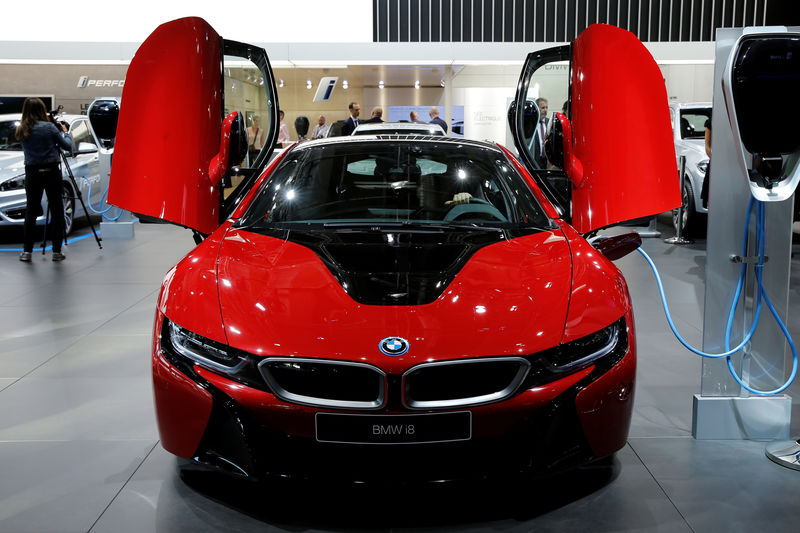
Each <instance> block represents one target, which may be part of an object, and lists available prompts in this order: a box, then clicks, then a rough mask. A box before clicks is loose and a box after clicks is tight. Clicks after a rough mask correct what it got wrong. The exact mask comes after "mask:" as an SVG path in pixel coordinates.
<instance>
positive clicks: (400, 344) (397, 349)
mask: <svg viewBox="0 0 800 533" xmlns="http://www.w3.org/2000/svg"><path fill="white" fill-rule="evenodd" d="M408 348H409V345H408V341H407V340H405V339H404V338H403V337H386V338H385V339H383V340H382V341H381V342H380V343H378V349H379V350H380V351H381V353H382V354H384V355H391V356H393V357H396V356H398V355H403V354H404V353H406V352H407V351H408Z"/></svg>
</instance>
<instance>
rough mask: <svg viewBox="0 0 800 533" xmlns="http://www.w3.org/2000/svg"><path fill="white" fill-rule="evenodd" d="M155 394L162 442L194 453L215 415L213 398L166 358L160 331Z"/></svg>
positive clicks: (167, 447)
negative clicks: (213, 412)
mask: <svg viewBox="0 0 800 533" xmlns="http://www.w3.org/2000/svg"><path fill="white" fill-rule="evenodd" d="M163 290H164V289H162V292H163ZM162 320H163V315H161V313H158V314H157V316H156V328H155V331H156V332H160V331H161V323H162ZM153 396H154V401H155V406H156V420H157V422H158V434H159V436H160V438H161V445H162V446H163V447H164V449H165V450H167V451H168V452H170V453H172V454H175V455H177V456H178V457H185V458H189V457H192V455H193V454H194V452H195V450H197V445H198V444H199V443H200V439H201V438H202V437H203V432H204V431H205V429H206V425H207V424H208V419H209V417H210V416H211V407H212V404H213V400H212V399H211V394H210V393H209V392H208V391H207V390H205V389H203V388H202V387H201V386H200V385H198V384H197V383H195V382H194V381H192V380H191V379H189V378H188V377H187V376H186V375H185V374H183V373H182V372H180V371H179V370H178V369H176V368H175V367H173V366H172V365H171V364H169V362H168V361H167V360H166V359H164V356H163V355H162V354H161V344H160V341H159V337H158V334H156V335H154V339H153Z"/></svg>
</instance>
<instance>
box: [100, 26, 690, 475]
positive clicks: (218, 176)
mask: <svg viewBox="0 0 800 533" xmlns="http://www.w3.org/2000/svg"><path fill="white" fill-rule="evenodd" d="M552 73H559V74H560V75H561V78H558V79H555V78H553V77H552V76H550V74H552ZM631 73H634V74H633V75H631ZM167 80H180V83H181V86H182V92H181V97H180V99H179V100H177V99H176V97H175V91H174V88H173V87H172V86H171V85H170V84H169V83H167ZM621 80H625V82H624V83H622V82H621ZM546 91H550V92H549V93H548V94H549V95H550V98H551V99H552V100H555V98H556V97H558V95H559V91H561V92H562V93H563V96H564V98H565V100H566V104H567V105H566V106H565V108H569V109H568V114H569V116H567V115H565V114H561V113H557V114H554V115H553V116H552V117H550V118H549V119H547V118H546V117H545V116H544V115H543V114H542V113H541V111H540V110H541V109H542V107H541V104H539V105H536V104H537V103H538V102H535V99H536V98H539V99H541V94H542V93H544V92H546ZM122 100H123V102H124V105H123V106H122V109H121V113H120V118H119V126H118V131H117V144H116V153H115V156H114V164H113V170H112V175H111V192H110V196H109V198H110V201H111V202H112V203H114V204H116V205H119V206H122V207H124V208H126V209H129V210H131V211H133V212H135V213H139V214H141V215H145V216H149V217H156V218H161V219H163V220H166V221H169V222H172V223H175V224H179V225H182V226H185V227H188V228H191V229H192V230H193V231H194V233H195V237H196V239H197V240H198V242H199V244H198V246H197V247H196V248H195V249H194V250H193V251H192V252H190V253H189V254H188V255H187V256H186V257H185V258H184V259H183V260H181V261H180V263H178V264H177V265H176V266H175V267H174V268H172V269H171V270H170V271H169V273H168V274H167V276H166V278H165V280H164V283H163V287H162V290H161V294H160V297H159V300H158V307H157V310H156V317H155V325H154V331H153V350H152V361H153V383H154V391H155V404H156V414H157V418H158V426H159V431H160V435H161V442H162V445H163V446H164V448H165V449H167V450H168V451H170V452H171V453H173V454H175V455H177V456H179V457H183V458H187V459H190V460H191V461H192V462H193V463H194V464H196V465H200V466H210V467H214V468H218V469H222V470H225V471H229V472H233V473H237V474H241V475H244V476H248V477H254V478H264V477H269V476H299V477H316V476H334V477H339V478H347V479H352V480H358V481H369V480H372V479H377V478H380V479H386V478H387V477H409V476H411V477H418V478H421V479H436V480H441V479H457V478H465V477H472V476H475V475H481V476H483V475H486V474H492V473H501V472H505V473H507V472H519V471H529V472H530V471H532V472H552V471H556V470H561V469H564V468H568V467H571V466H575V465H578V464H582V463H585V462H587V461H591V460H593V459H596V458H600V457H604V456H608V455H610V454H613V453H614V452H616V451H617V450H619V449H620V448H621V447H622V446H623V445H624V444H625V441H626V438H627V432H628V426H629V422H630V417H631V410H632V405H633V394H634V376H635V371H636V342H635V337H634V323H633V315H632V312H631V303H630V299H629V296H628V292H627V288H626V285H625V280H624V279H623V277H622V274H621V273H620V272H619V270H618V269H617V268H616V267H615V266H614V265H613V264H612V263H611V261H610V260H609V259H610V258H611V259H613V258H616V257H620V256H621V255H623V254H624V253H626V252H627V251H630V250H632V249H634V248H635V246H636V245H637V243H636V239H635V238H626V237H621V238H612V239H606V240H603V241H598V242H599V244H598V243H595V246H593V245H592V244H589V242H587V240H585V238H584V237H586V236H587V235H588V234H592V233H594V232H595V231H596V230H598V229H599V228H603V227H606V226H609V225H613V224H616V223H618V222H621V221H624V220H629V219H633V218H639V217H643V216H649V215H653V214H655V213H660V212H663V211H667V210H669V209H672V208H673V207H675V206H676V205H678V204H679V203H680V197H679V192H678V189H677V185H676V180H675V175H676V172H677V169H676V168H675V158H674V153H673V148H672V137H671V129H670V121H669V110H668V106H667V98H666V91H665V87H664V83H663V80H662V77H661V74H660V72H659V70H658V67H657V66H656V65H655V63H654V61H653V59H652V57H651V56H650V54H649V53H648V52H647V51H646V49H645V48H644V47H643V46H642V44H641V43H640V42H639V41H638V40H637V39H636V38H635V37H634V36H633V35H632V34H630V33H628V32H626V31H623V30H620V29H618V28H614V27H611V26H592V27H590V28H589V29H587V30H586V31H585V32H584V33H583V34H581V36H580V37H579V38H578V39H577V40H576V41H575V42H574V43H572V44H571V45H569V46H564V47H559V48H555V49H550V50H544V51H540V52H536V53H532V54H531V55H530V56H529V57H528V61H527V63H526V65H525V68H524V70H523V74H522V77H521V79H520V84H519V88H518V91H517V100H516V102H515V103H514V105H513V106H512V108H511V112H510V115H509V120H510V124H511V128H512V131H513V132H514V135H515V138H516V145H517V150H518V152H519V156H515V155H513V154H512V153H511V152H509V151H508V150H506V149H505V148H503V147H501V146H498V145H495V144H491V143H486V142H476V141H470V140H466V139H463V138H449V137H424V136H408V135H378V136H361V137H351V138H334V139H324V140H320V141H310V142H305V143H301V144H297V145H294V146H293V147H291V148H289V149H287V150H285V151H283V152H282V153H281V154H280V155H279V156H278V157H276V158H275V159H274V160H273V161H271V162H269V161H268V159H269V157H268V156H269V155H270V154H271V152H272V147H273V146H274V143H275V139H276V137H277V134H276V130H277V121H276V118H275V117H276V116H277V113H276V111H277V98H276V90H275V85H274V80H273V77H272V72H271V70H270V67H269V62H268V60H267V58H266V54H265V53H264V51H263V50H262V49H260V48H257V47H252V46H249V45H245V44H242V43H237V42H233V41H228V40H225V39H221V38H220V37H219V36H218V35H217V34H216V32H215V31H214V30H213V29H212V28H211V27H210V26H209V25H208V24H207V23H206V22H205V21H203V20H202V19H198V18H187V19H181V20H177V21H173V22H170V23H167V24H164V25H162V26H161V27H159V28H158V29H157V30H156V31H155V32H154V33H153V34H152V35H151V36H150V37H149V38H148V39H147V41H146V42H145V43H144V44H143V45H142V47H141V48H140V49H139V51H138V52H137V54H136V57H135V58H134V60H133V61H132V63H131V65H130V68H129V70H128V75H127V79H126V84H125V90H124V93H123V98H122ZM559 103H560V102H559ZM252 106H256V109H255V110H254V109H253V108H252ZM259 106H260V107H259ZM237 109H238V111H237ZM154 110H162V113H161V116H162V119H161V121H160V122H158V121H156V123H155V124H153V123H150V122H148V123H145V122H143V121H142V120H141V117H142V116H151V117H152V116H154V115H155V114H156V113H154ZM565 110H566V109H565ZM256 119H258V120H256ZM543 120H544V121H543ZM257 128H264V131H265V132H266V142H265V143H264V148H263V149H262V150H261V153H260V154H259V155H258V156H257V157H254V158H253V159H252V160H249V155H248V152H249V151H248V146H249V145H250V144H252V143H251V142H250V141H251V140H252V135H253V133H252V132H253V131H256V130H257ZM517 157H519V159H518V158H517Z"/></svg>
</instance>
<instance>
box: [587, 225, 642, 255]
mask: <svg viewBox="0 0 800 533" xmlns="http://www.w3.org/2000/svg"><path fill="white" fill-rule="evenodd" d="M592 245H593V246H594V247H595V248H597V250H598V251H599V252H600V253H601V254H603V255H604V256H606V257H607V258H608V259H610V260H612V261H616V260H617V259H621V258H623V257H625V256H626V255H628V254H629V253H631V252H633V251H634V250H636V249H637V248H638V247H640V246H641V245H642V237H641V235H639V234H638V233H635V232H634V233H624V234H622V235H615V236H614V237H606V238H604V239H599V240H596V241H594V242H593V243H592Z"/></svg>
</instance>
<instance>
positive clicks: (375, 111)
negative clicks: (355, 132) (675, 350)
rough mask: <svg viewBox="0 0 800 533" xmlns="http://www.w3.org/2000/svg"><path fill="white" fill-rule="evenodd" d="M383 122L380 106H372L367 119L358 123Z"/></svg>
mask: <svg viewBox="0 0 800 533" xmlns="http://www.w3.org/2000/svg"><path fill="white" fill-rule="evenodd" d="M381 122H383V109H382V108H380V107H373V108H372V115H371V116H370V117H369V119H367V120H362V121H360V122H359V124H379V123H381Z"/></svg>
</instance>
